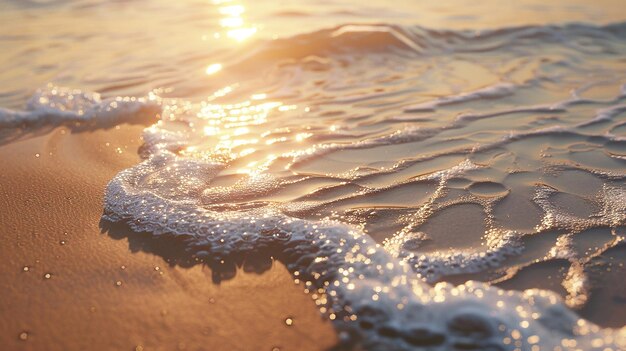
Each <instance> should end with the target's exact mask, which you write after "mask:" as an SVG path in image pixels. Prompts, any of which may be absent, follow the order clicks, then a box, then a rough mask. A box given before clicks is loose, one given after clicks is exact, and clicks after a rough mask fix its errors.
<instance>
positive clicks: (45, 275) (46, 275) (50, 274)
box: [43, 273, 52, 279]
mask: <svg viewBox="0 0 626 351" xmlns="http://www.w3.org/2000/svg"><path fill="white" fill-rule="evenodd" d="M43 277H44V278H45V279H50V278H52V273H46V274H44V275H43Z"/></svg>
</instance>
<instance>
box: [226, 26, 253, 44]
mask: <svg viewBox="0 0 626 351" xmlns="http://www.w3.org/2000/svg"><path fill="white" fill-rule="evenodd" d="M256 31H257V29H256V28H254V27H250V28H238V29H232V30H229V31H228V32H227V33H226V35H227V36H228V37H229V38H232V39H235V40H237V41H244V40H246V39H248V38H250V37H251V36H253V35H254V33H256Z"/></svg>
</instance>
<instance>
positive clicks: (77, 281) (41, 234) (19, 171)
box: [0, 125, 337, 350]
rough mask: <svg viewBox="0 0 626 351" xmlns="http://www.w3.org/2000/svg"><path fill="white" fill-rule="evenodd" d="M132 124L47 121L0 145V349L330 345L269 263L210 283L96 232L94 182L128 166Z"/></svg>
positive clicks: (193, 270) (300, 297) (97, 185)
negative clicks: (89, 128) (76, 125)
mask: <svg viewBox="0 0 626 351" xmlns="http://www.w3.org/2000/svg"><path fill="white" fill-rule="evenodd" d="M142 129H143V127H142V126H129V125H122V126H119V127H115V128H112V129H110V130H99V131H94V132H83V133H76V134H71V133H70V132H69V131H68V130H66V129H61V128H58V129H56V130H54V131H53V132H52V133H50V134H48V135H45V136H39V137H35V138H31V139H27V140H20V141H16V142H13V143H10V144H7V145H3V146H1V147H0V158H2V159H3V160H4V161H5V168H4V169H5V170H4V171H3V172H2V174H0V180H1V181H0V201H2V203H3V205H4V208H6V209H7V210H5V211H3V212H2V213H0V219H1V222H2V223H3V226H2V235H1V239H0V240H1V241H2V244H1V245H0V248H1V249H0V250H2V254H3V256H4V257H5V259H6V264H4V265H2V267H1V268H0V271H1V272H2V275H3V277H4V279H3V282H2V285H1V287H2V289H3V291H4V295H3V297H4V298H3V299H1V300H0V312H1V313H2V314H3V315H4V316H5V318H3V319H2V320H1V321H0V330H1V331H2V332H1V333H0V344H2V345H4V346H5V347H6V348H7V349H16V350H53V349H79V348H95V349H104V350H108V349H111V350H113V349H115V350H134V349H143V350H174V349H180V350H183V349H185V350H219V349H228V350H248V349H259V350H272V349H273V348H278V349H280V350H324V349H328V348H330V347H332V346H333V345H335V344H336V341H337V336H336V333H335V331H334V329H333V327H332V325H331V323H330V322H329V321H326V320H323V319H322V317H321V315H320V314H319V311H318V310H317V309H316V307H315V304H314V303H313V300H312V299H311V298H310V296H309V295H307V294H305V293H304V291H303V289H302V288H301V286H298V285H296V284H294V282H293V279H292V277H291V275H290V274H289V272H288V271H287V270H286V269H285V267H284V266H283V265H282V264H280V263H278V262H274V263H272V264H271V267H268V268H269V269H268V270H267V271H265V272H264V273H262V274H257V273H253V272H247V271H245V270H244V269H241V268H239V269H238V270H237V272H236V274H235V277H234V278H233V279H229V280H223V281H222V282H221V283H220V284H214V283H213V281H212V279H211V277H212V273H213V272H211V270H210V269H209V268H207V267H205V266H203V265H192V266H190V267H185V266H181V265H170V264H169V263H168V262H166V261H165V259H164V258H163V257H161V256H158V255H155V254H152V253H149V250H142V249H141V247H137V245H135V244H133V242H132V241H129V236H132V235H133V234H134V233H126V235H123V234H121V235H120V233H118V234H117V236H114V235H111V234H109V235H107V234H104V233H102V229H101V228H100V227H99V226H100V224H99V222H100V216H101V214H102V196H103V195H102V194H103V191H104V187H105V186H106V184H107V182H108V181H109V180H110V179H111V178H112V177H113V176H114V175H115V174H116V173H117V172H118V171H120V170H122V169H124V168H127V167H129V166H131V165H133V164H136V163H137V162H138V161H139V157H138V155H137V149H138V147H139V146H140V144H141V139H140V137H139V136H140V135H141V130H142ZM37 155H38V156H37ZM111 239H114V240H111ZM25 267H27V268H25ZM122 267H123V268H122ZM47 274H50V275H49V276H48V275H47ZM287 318H291V319H292V320H293V324H292V325H291V326H287V325H286V323H285V320H286V319H287Z"/></svg>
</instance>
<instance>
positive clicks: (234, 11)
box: [219, 5, 246, 17]
mask: <svg viewBox="0 0 626 351" xmlns="http://www.w3.org/2000/svg"><path fill="white" fill-rule="evenodd" d="M245 10H246V9H245V7H243V6H241V5H231V6H224V7H220V9H219V11H220V13H221V14H222V15H226V16H231V17H239V16H241V14H242V13H244V11H245Z"/></svg>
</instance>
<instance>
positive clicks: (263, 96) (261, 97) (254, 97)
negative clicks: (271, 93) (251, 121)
mask: <svg viewBox="0 0 626 351" xmlns="http://www.w3.org/2000/svg"><path fill="white" fill-rule="evenodd" d="M250 98H251V99H252V100H265V99H267V94H254V95H252V96H251V97H250Z"/></svg>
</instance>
